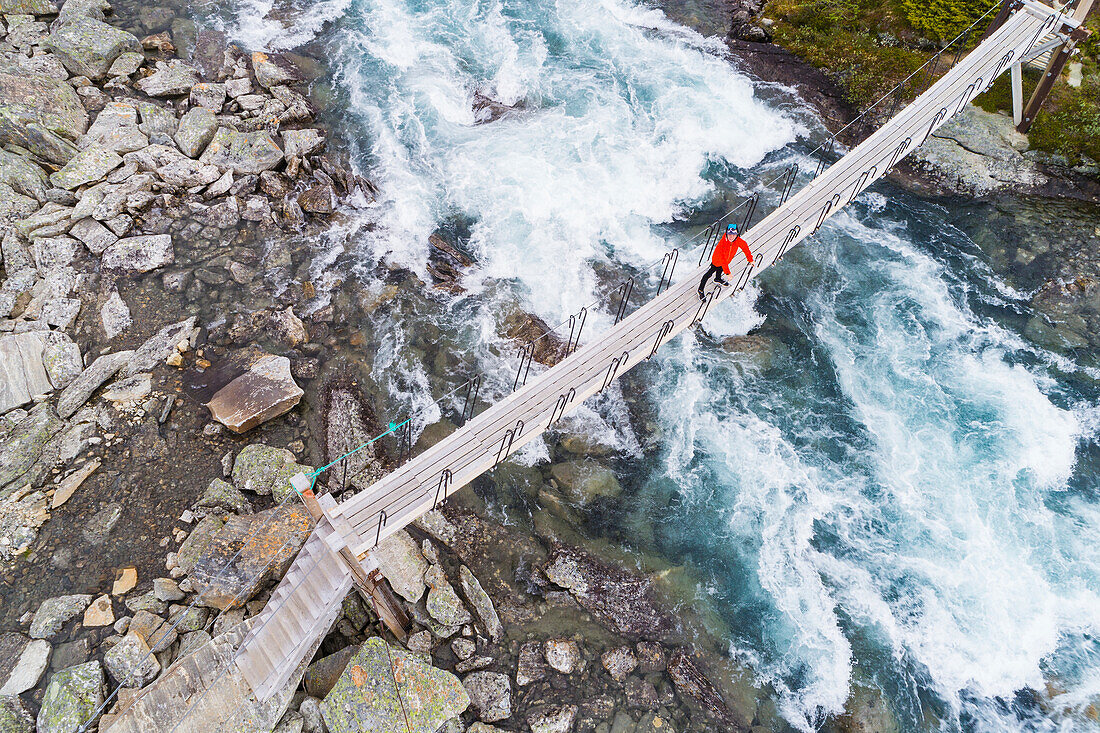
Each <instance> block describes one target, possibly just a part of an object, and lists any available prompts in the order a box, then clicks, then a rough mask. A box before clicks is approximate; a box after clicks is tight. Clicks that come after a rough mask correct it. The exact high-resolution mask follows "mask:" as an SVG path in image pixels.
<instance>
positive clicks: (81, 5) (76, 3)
mask: <svg viewBox="0 0 1100 733" xmlns="http://www.w3.org/2000/svg"><path fill="white" fill-rule="evenodd" d="M110 9H111V4H110V3H109V2H107V0H65V2H64V3H62V5H61V12H59V13H58V14H57V23H59V24H60V23H68V22H69V21H71V20H76V19H78V18H92V19H93V20H103V19H104V18H106V17H107V15H106V14H107V12H108V11H110Z"/></svg>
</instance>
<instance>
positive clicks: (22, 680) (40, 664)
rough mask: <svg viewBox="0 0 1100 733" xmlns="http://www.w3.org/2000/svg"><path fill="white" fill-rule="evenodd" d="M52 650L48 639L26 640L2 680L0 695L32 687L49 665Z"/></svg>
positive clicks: (16, 693)
mask: <svg viewBox="0 0 1100 733" xmlns="http://www.w3.org/2000/svg"><path fill="white" fill-rule="evenodd" d="M52 650H53V648H52V647H51V646H50V643H49V642H48V641H43V640H42V639H34V640H31V641H28V642H27V644H26V645H25V646H24V647H23V649H22V651H20V653H19V656H18V658H17V659H16V661H15V665H14V666H13V667H12V670H11V672H9V673H8V675H7V679H5V680H3V683H2V686H0V695H20V694H22V693H24V692H26V691H27V690H30V689H33V688H34V687H35V686H36V685H37V684H38V681H39V680H40V679H42V675H43V674H44V673H45V672H46V668H47V667H49V665H50V652H51V651H52ZM2 730H3V728H0V731H2Z"/></svg>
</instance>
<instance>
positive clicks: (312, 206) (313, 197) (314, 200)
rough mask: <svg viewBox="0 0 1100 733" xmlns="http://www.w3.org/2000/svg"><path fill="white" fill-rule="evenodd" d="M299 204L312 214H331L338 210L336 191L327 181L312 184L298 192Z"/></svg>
mask: <svg viewBox="0 0 1100 733" xmlns="http://www.w3.org/2000/svg"><path fill="white" fill-rule="evenodd" d="M298 205H299V206H300V207H302V211H305V212H308V213H310V214H322V215H325V214H331V213H332V212H333V211H335V210H336V192H335V191H333V190H332V186H330V185H328V184H327V183H320V184H317V185H316V186H311V187H310V188H308V189H306V190H305V191H302V193H300V194H298Z"/></svg>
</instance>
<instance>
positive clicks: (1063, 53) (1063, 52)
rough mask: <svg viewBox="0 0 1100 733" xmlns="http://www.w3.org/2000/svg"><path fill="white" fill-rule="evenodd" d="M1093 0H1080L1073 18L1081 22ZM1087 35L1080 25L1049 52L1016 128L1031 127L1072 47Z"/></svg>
mask: <svg viewBox="0 0 1100 733" xmlns="http://www.w3.org/2000/svg"><path fill="white" fill-rule="evenodd" d="M1093 2H1094V0H1080V1H1079V2H1078V3H1077V7H1076V8H1074V11H1073V19H1074V20H1078V21H1082V22H1083V21H1084V20H1085V16H1087V15H1088V14H1089V12H1090V11H1091V10H1092V5H1093ZM1089 35H1090V33H1089V30H1088V29H1087V28H1085V26H1084V25H1081V26H1080V27H1079V28H1077V29H1075V31H1074V32H1073V33H1072V34H1071V35H1070V39H1069V41H1067V42H1066V43H1063V44H1062V45H1061V46H1059V47H1058V50H1056V51H1055V52H1054V53H1052V54H1051V56H1050V61H1048V62H1047V68H1046V70H1044V71H1043V78H1042V79H1040V80H1039V86H1037V87H1035V91H1034V92H1032V93H1031V99H1029V100H1028V101H1027V106H1026V107H1024V113H1023V115H1022V117H1023V119H1021V120H1020V122H1018V123H1017V124H1016V129H1017V130H1019V131H1020V132H1023V133H1026V132H1027V131H1028V130H1030V129H1031V125H1032V124H1033V123H1034V122H1035V116H1036V115H1038V114H1039V109H1040V108H1041V107H1042V106H1043V102H1045V101H1046V99H1047V97H1048V96H1049V95H1050V90H1051V89H1053V88H1054V82H1056V81H1058V77H1059V76H1061V75H1062V69H1064V68H1065V67H1066V62H1068V61H1069V59H1070V57H1071V56H1072V55H1073V49H1075V48H1077V43H1078V42H1079V41H1081V40H1083V39H1085V38H1088V36H1089Z"/></svg>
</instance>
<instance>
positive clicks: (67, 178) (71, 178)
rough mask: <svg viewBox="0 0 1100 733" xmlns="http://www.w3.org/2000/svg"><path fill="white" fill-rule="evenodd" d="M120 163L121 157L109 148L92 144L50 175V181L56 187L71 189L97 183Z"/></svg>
mask: <svg viewBox="0 0 1100 733" xmlns="http://www.w3.org/2000/svg"><path fill="white" fill-rule="evenodd" d="M120 165H122V158H121V157H120V156H119V155H118V153H115V152H113V151H111V150H107V149H106V148H103V147H101V146H99V145H93V146H92V147H90V148H87V149H85V150H83V151H81V152H80V153H78V154H77V155H76V156H75V157H74V158H73V159H72V160H70V161H69V162H68V163H66V164H65V167H64V168H62V169H61V170H59V171H58V172H57V173H54V174H52V175H50V182H51V183H53V185H55V186H57V187H58V188H64V189H67V190H70V191H71V190H73V189H75V188H78V187H80V186H83V185H85V184H88V183H98V182H99V181H102V180H103V179H104V178H106V177H107V174H108V173H110V172H111V171H113V170H114V169H115V168H118V167H119V166H120Z"/></svg>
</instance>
